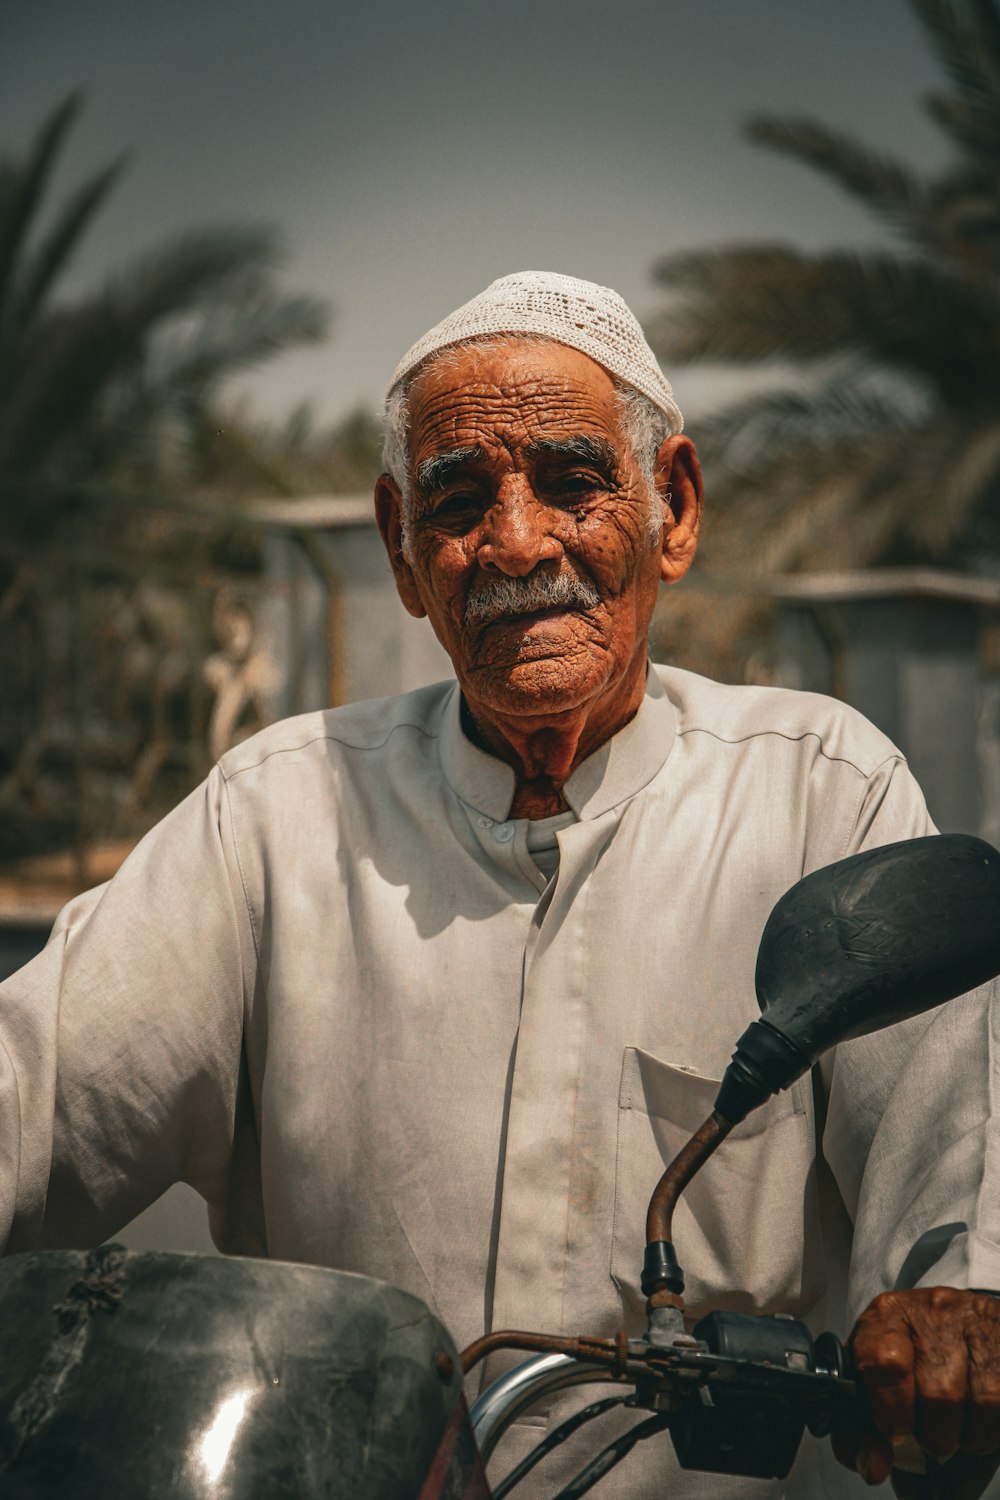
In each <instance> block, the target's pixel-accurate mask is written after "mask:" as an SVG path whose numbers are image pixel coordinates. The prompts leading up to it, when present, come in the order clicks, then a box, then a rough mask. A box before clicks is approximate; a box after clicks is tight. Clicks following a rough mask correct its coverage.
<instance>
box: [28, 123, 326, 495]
mask: <svg viewBox="0 0 1000 1500" xmlns="http://www.w3.org/2000/svg"><path fill="white" fill-rule="evenodd" d="M80 107H81V97H80V95H78V94H74V95H71V96H70V97H69V98H68V99H66V100H64V101H63V103H62V104H60V105H59V106H58V108H57V109H55V110H54V111H53V113H52V114H51V115H50V116H49V117H48V119H47V120H46V121H45V122H44V124H43V125H42V127H41V129H40V130H39V131H38V134H37V135H36V137H35V140H34V141H33V142H32V144H31V146H30V147H29V149H28V151H27V153H26V154H25V155H24V156H23V157H21V158H13V157H5V158H4V159H3V160H2V161H0V474H2V475H3V476H4V479H5V480H6V481H15V482H19V483H21V482H24V481H27V480H33V481H39V482H42V483H45V484H48V485H66V484H77V483H80V482H87V481H94V480H96V479H100V480H105V481H110V482H113V483H127V484H133V485H138V484H141V483H143V482H150V481H152V480H162V479H163V478H165V477H166V478H173V477H175V476H177V475H179V474H183V473H184V472H185V469H186V468H187V464H186V463H185V457H186V454H187V452H188V451H189V450H190V451H196V449H197V444H198V441H199V437H200V434H201V432H202V430H203V428H204V424H205V420H206V414H207V412H208V411H209V410H210V409H211V406H212V403H213V400H214V399H215V398H216V397H217V394H218V392H219V389H220V386H221V385H222V383H223V382H224V381H225V380H226V379H227V378H228V377H230V376H231V375H233V374H234V373H237V372H245V371H246V370H248V369H250V368H253V367H254V366H256V365H258V364H260V363H261V362H262V361H264V360H268V359H271V358H273V357H274V356H275V355H276V354H278V353H280V352H281V351H282V350H284V349H287V348H290V347H293V346H297V345H300V344H302V343H304V342H313V341H316V340H318V339H319V338H321V337H322V335H323V333H324V331H325V327H326V320H327V315H326V309H325V307H324V305H323V304H322V303H321V302H320V301H318V300H317V299H316V298H314V297H309V296H301V295H291V294H288V293H285V292H282V291H279V290H277V288H276V286H275V283H274V271H275V269H276V266H277V264H278V254H277V244H276V239H275V236H274V234H273V233H272V232H271V231H270V230H268V229H263V228H257V227H249V228H248V227H241V226H237V227H233V226H220V227H214V228H208V229H195V230H188V231H186V232H184V233H182V234H179V235H176V236H174V237H172V238H171V239H169V240H167V241H166V242H164V243H161V244H160V245H158V246H157V248H156V249H155V250H153V251H151V252H146V253H144V254H142V255H140V256H138V257H136V258H134V259H133V260H131V261H130V262H129V263H127V264H126V265H125V266H124V267H122V268H120V269H116V270H115V271H113V272H112V273H111V274H110V275H109V276H108V278H107V280H106V282H105V284H104V286H103V287H101V288H100V289H99V290H98V291H95V292H91V293H89V294H87V295H85V296H81V297H77V298H75V299H71V300H70V299H65V298H60V295H59V292H60V283H61V280H62V278H63V277H64V275H65V272H66V271H67V269H68V267H69V265H70V264H71V261H72V257H73V254H74V252H75V251H76V250H77V248H78V246H79V244H80V241H81V239H82V238H83V236H84V235H85V233H86V231H87V230H88V228H89V227H90V225H91V224H92V222H93V220H94V218H95V215H96V214H97V213H98V212H99V210H100V209H101V207H102V206H103V204H104V203H105V201H106V199H107V197H108V194H109V192H110V191H111V189H112V187H113V186H114V185H115V183H116V181H117V179H118V177H119V175H120V172H121V168H122V165H123V162H122V159H119V160H118V161H116V162H113V163H111V164H110V165H109V166H107V167H105V168H103V169H102V170H101V171H100V172H98V173H96V174H95V175H94V176H92V177H90V178H89V179H88V180H87V181H85V182H84V183H82V184H81V185H80V186H78V187H77V188H76V189H75V190H74V191H73V192H72V193H71V194H70V195H69V197H68V198H67V199H66V200H65V201H64V202H63V203H61V204H59V205H57V206H56V207H55V208H53V209H52V210H51V211H49V205H48V196H49V189H50V186H51V181H52V176H53V173H54V171H55V169H56V167H57V165H58V162H59V158H60V154H61V152H62V151H63V149H64V147H65V144H66V140H67V137H68V134H69V131H70V129H71V127H72V125H73V123H74V121H75V119H76V117H77V115H78V113H79V110H80Z"/></svg>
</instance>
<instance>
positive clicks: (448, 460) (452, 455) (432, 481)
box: [417, 446, 484, 495]
mask: <svg viewBox="0 0 1000 1500" xmlns="http://www.w3.org/2000/svg"><path fill="white" fill-rule="evenodd" d="M483 457H484V454H483V450H482V448H480V447H478V446H477V447H472V448H452V449H450V450H449V452H447V453H435V454H433V455H432V456H431V457H430V458H425V459H424V460H423V462H422V463H420V464H418V465H417V488H418V489H419V490H420V492H421V494H423V495H432V494H433V493H434V492H435V490H439V489H440V488H441V487H442V485H444V484H447V482H448V480H449V479H450V478H451V476H452V475H453V474H454V472H455V470H456V469H462V468H464V467H465V465H466V464H472V463H478V462H479V461H480V460H481V459H482V458H483Z"/></svg>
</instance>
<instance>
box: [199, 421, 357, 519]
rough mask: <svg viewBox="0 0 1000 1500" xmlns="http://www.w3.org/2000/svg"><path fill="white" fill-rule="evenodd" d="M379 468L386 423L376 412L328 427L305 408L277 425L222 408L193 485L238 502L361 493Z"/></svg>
mask: <svg viewBox="0 0 1000 1500" xmlns="http://www.w3.org/2000/svg"><path fill="white" fill-rule="evenodd" d="M381 467H382V424H381V422H380V420H379V419H378V418H377V417H376V416H374V415H373V414H372V413H371V412H367V411H363V410H358V411H355V412H351V413H350V414H349V415H348V416H346V417H344V418H343V419H341V420H340V421H339V422H335V423H332V424H330V425H328V426H325V427H323V426H318V425H317V423H316V421H315V418H314V416H313V413H312V409H311V408H310V407H309V406H308V405H303V406H300V407H298V408H297V409H296V410H295V411H294V412H293V413H292V415H291V416H290V417H289V418H288V419H287V421H285V422H283V423H280V424H273V423H267V422H265V421H263V420H261V419H260V418H259V417H254V416H253V415H251V414H249V413H247V412H246V411H244V410H241V409H240V408H233V409H230V410H224V409H219V410H217V411H216V412H214V413H212V414H210V420H208V421H206V424H205V426H204V429H203V431H202V434H201V440H200V445H199V451H198V460H197V465H196V466H195V467H193V470H192V474H191V480H190V481H189V482H195V484H196V487H197V488H199V489H205V490H207V491H209V492H211V493H221V494H224V495H226V496H228V497H230V498H235V499H241V498H251V497H255V496H265V495H316V494H364V493H368V492H370V491H371V489H372V487H373V485H374V482H375V479H376V478H377V476H378V474H379V471H380V470H381Z"/></svg>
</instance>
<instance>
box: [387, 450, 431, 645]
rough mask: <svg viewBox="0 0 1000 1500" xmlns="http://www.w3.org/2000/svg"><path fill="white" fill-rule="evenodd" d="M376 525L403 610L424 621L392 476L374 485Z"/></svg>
mask: <svg viewBox="0 0 1000 1500" xmlns="http://www.w3.org/2000/svg"><path fill="white" fill-rule="evenodd" d="M375 521H376V523H377V525H378V529H379V532H380V533H381V536H382V540H383V542H384V543H385V550H386V552H387V553H388V554H389V566H390V567H391V568H392V576H393V577H394V578H395V580H396V592H397V593H398V595H399V597H400V599H402V601H403V608H404V609H405V610H406V611H407V612H408V613H409V614H411V615H413V617H414V619H416V620H419V619H422V618H423V616H424V615H426V613H427V611H426V609H424V606H423V601H422V600H421V598H420V590H419V589H418V588H417V580H416V579H415V578H414V576H413V569H412V568H411V567H410V564H409V562H408V561H407V558H406V555H405V553H404V551H403V496H402V495H401V493H400V489H399V485H398V484H397V483H396V481H395V480H394V479H393V477H392V475H391V474H380V475H379V477H378V478H377V479H376V481H375Z"/></svg>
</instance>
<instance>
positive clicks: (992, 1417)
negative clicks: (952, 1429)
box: [962, 1309, 1000, 1453]
mask: <svg viewBox="0 0 1000 1500" xmlns="http://www.w3.org/2000/svg"><path fill="white" fill-rule="evenodd" d="M990 1310H991V1309H990ZM992 1333H993V1330H992V1328H991V1326H990V1324H989V1323H988V1322H985V1321H980V1320H979V1319H977V1320H976V1321H975V1323H974V1324H973V1325H972V1326H971V1327H970V1328H969V1330H968V1333H967V1335H966V1342H967V1344H968V1350H969V1392H968V1401H967V1408H966V1417H965V1427H964V1430H963V1432H962V1447H963V1448H964V1449H966V1451H967V1452H969V1453H995V1452H996V1450H997V1449H998V1448H1000V1361H998V1355H997V1349H996V1344H995V1339H994V1338H993V1337H992V1336H991V1335H992Z"/></svg>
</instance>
